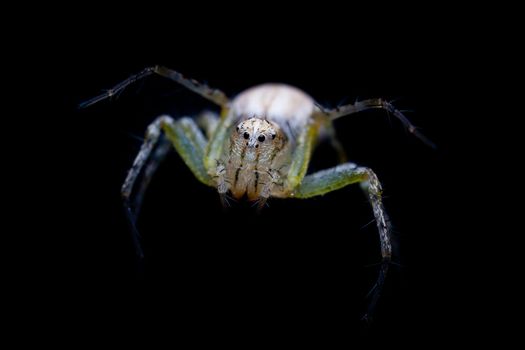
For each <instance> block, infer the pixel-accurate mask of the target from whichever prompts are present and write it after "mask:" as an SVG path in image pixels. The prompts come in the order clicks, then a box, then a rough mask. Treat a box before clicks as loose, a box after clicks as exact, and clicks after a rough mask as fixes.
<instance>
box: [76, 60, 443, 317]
mask: <svg viewBox="0 0 525 350" xmlns="http://www.w3.org/2000/svg"><path fill="white" fill-rule="evenodd" d="M152 74H158V75H160V76H162V77H165V78H168V79H171V80H173V81H175V82H177V83H179V84H181V85H182V86H184V87H186V88H187V89H189V90H190V91H192V92H194V93H196V94H198V95H200V96H202V97H203V98H205V99H208V100H209V101H211V102H213V103H215V104H216V105H218V106H219V107H220V108H221V113H220V115H217V114H215V113H212V112H209V111H206V112H203V113H201V114H200V115H199V116H198V117H197V118H189V117H183V118H180V119H178V120H174V119H173V118H172V117H170V116H167V115H163V116H160V117H158V118H157V119H155V121H153V123H151V124H150V125H149V126H148V128H147V131H146V135H145V140H144V143H143V144H142V146H141V149H140V151H139V153H138V155H137V156H136V158H135V160H134V162H133V165H132V167H131V169H130V170H129V172H128V174H127V177H126V179H125V181H124V184H123V186H122V189H121V194H122V198H123V201H124V207H125V210H126V214H127V217H128V221H129V223H130V226H131V230H132V232H133V237H134V241H135V246H136V247H137V253H138V255H139V256H140V257H141V258H142V257H143V253H142V249H141V248H140V244H139V233H138V230H137V227H136V224H135V223H136V218H137V214H138V211H139V208H140V205H141V203H142V199H143V196H144V193H145V191H146V189H147V187H148V184H149V183H150V180H151V178H152V176H153V174H154V173H155V171H156V169H157V167H158V166H159V164H160V163H161V161H162V160H163V159H164V158H165V156H166V154H167V153H168V151H169V150H170V148H171V147H174V148H175V150H176V151H177V152H178V154H179V155H180V156H181V158H182V159H183V161H184V163H185V164H186V165H187V166H188V167H189V168H190V170H191V172H192V173H193V174H194V176H195V177H196V178H197V179H198V180H199V181H200V182H202V183H203V184H205V185H208V186H212V187H215V188H216V189H217V191H218V193H219V196H220V198H221V201H222V202H223V204H227V198H228V196H229V195H231V196H233V197H234V198H235V199H240V198H242V197H247V198H248V199H249V200H251V201H256V203H257V206H258V208H259V209H261V208H262V207H264V205H265V203H266V201H267V200H268V198H270V197H276V198H310V197H314V196H319V195H323V194H326V193H328V192H331V191H335V190H338V189H340V188H342V187H345V186H347V185H350V184H355V183H358V184H360V185H361V187H362V189H363V190H364V191H365V193H366V195H367V198H368V200H369V202H370V205H371V207H372V210H373V213H374V217H375V221H376V224H377V229H378V232H379V240H380V245H381V257H382V261H381V264H380V268H379V273H378V277H377V280H376V282H375V285H374V286H373V287H372V290H371V291H370V293H369V296H370V298H371V299H370V302H369V306H368V308H367V312H366V314H365V315H364V316H363V318H364V319H365V320H368V319H369V317H370V315H371V314H372V312H373V310H374V307H375V305H376V303H377V301H378V298H379V295H380V293H381V290H382V287H383V284H384V281H385V277H386V274H387V272H388V268H389V264H390V262H391V260H392V246H391V224H390V220H389V218H388V215H387V213H386V211H385V208H384V206H383V202H382V196H381V193H382V189H381V183H380V182H379V180H378V177H377V175H376V174H375V173H374V171H372V170H371V169H370V168H367V167H362V166H358V165H356V164H354V163H350V162H346V155H345V153H344V150H343V148H342V146H341V143H340V142H339V141H338V140H337V139H336V137H335V132H334V127H333V121H334V120H335V119H337V118H340V117H343V116H347V115H350V114H353V113H357V112H361V111H364V110H368V109H383V110H386V111H387V112H388V113H391V114H393V115H394V116H395V117H397V118H398V119H399V120H400V121H401V122H402V123H403V124H404V126H405V127H406V128H407V129H408V131H409V132H410V133H412V134H414V135H415V136H416V137H418V138H419V139H421V140H422V141H423V142H424V143H426V144H427V145H429V146H431V147H434V145H433V144H432V142H431V141H430V140H428V139H427V138H426V137H425V136H423V135H422V134H421V133H420V132H419V131H418V130H417V129H416V128H415V127H414V125H412V123H411V122H410V121H409V120H408V119H407V118H406V117H405V116H404V115H403V114H402V112H401V111H399V110H397V109H396V108H394V106H393V105H392V104H391V103H390V102H388V101H386V100H384V99H381V98H372V99H367V100H363V101H359V102H356V103H354V104H348V105H344V106H341V107H338V108H335V109H325V108H323V107H322V106H321V105H319V104H318V103H316V102H315V101H314V99H313V98H312V97H310V96H309V95H308V94H306V93H305V92H303V91H301V90H300V89H298V88H296V87H292V86H289V85H285V84H263V85H258V86H255V87H252V88H249V89H247V90H245V91H243V92H241V93H240V94H239V95H237V96H236V97H235V98H233V99H229V98H228V97H227V96H226V94H224V93H223V92H222V91H220V90H217V89H212V88H210V87H208V86H207V85H205V84H201V83H199V82H197V81H195V80H193V79H189V78H186V77H184V76H183V75H182V74H181V73H179V72H176V71H174V70H171V69H168V68H166V67H162V66H155V67H149V68H146V69H144V70H143V71H141V72H140V73H138V74H136V75H133V76H131V77H129V78H128V79H126V80H124V81H122V82H120V83H119V84H117V85H115V86H114V87H113V88H111V89H109V90H107V91H106V92H105V93H103V94H100V95H98V96H96V97H94V98H92V99H90V100H87V101H85V102H83V103H81V104H80V106H79V107H80V108H84V107H88V106H90V105H92V104H94V103H97V102H99V101H102V100H104V99H106V98H109V97H111V96H114V95H116V94H118V93H120V92H121V91H122V90H124V89H125V88H126V87H127V86H129V85H130V84H132V83H134V82H136V81H137V80H140V79H143V78H145V77H147V76H150V75H152ZM162 134H164V135H165V136H166V137H161V136H162ZM324 136H328V137H329V138H330V140H331V144H332V146H333V147H334V148H335V150H336V151H337V153H338V155H339V159H340V163H341V164H339V165H337V166H335V167H333V168H330V169H326V170H322V171H319V172H316V173H313V174H310V175H306V172H307V169H308V163H309V161H310V157H311V155H312V151H313V149H314V147H315V146H316V143H317V141H318V140H319V139H320V138H321V137H324ZM141 173H142V174H143V175H142V179H141V181H140V182H141V183H140V184H139V185H138V186H136V182H137V178H138V176H139V174H141ZM135 188H136V190H135ZM134 190H135V191H134Z"/></svg>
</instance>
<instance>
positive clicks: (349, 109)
mask: <svg viewBox="0 0 525 350" xmlns="http://www.w3.org/2000/svg"><path fill="white" fill-rule="evenodd" d="M317 107H319V108H320V110H321V114H322V115H324V116H325V117H327V118H328V119H329V120H335V119H337V118H340V117H344V116H346V115H350V114H354V113H358V112H361V111H366V110H369V109H384V110H386V111H387V112H388V113H391V114H393V115H394V116H395V117H396V118H398V119H399V120H400V121H401V123H403V125H404V127H405V128H406V129H407V130H408V132H410V133H411V134H413V135H414V136H415V137H417V138H418V139H420V140H421V141H422V142H423V143H424V144H426V145H427V146H429V147H431V148H436V145H435V144H434V143H433V142H432V141H430V140H429V139H428V138H427V137H426V136H425V135H423V134H422V133H421V132H419V130H418V129H417V128H416V127H415V126H414V125H413V124H412V123H411V122H410V120H409V119H408V118H407V117H406V116H405V115H404V114H403V113H402V112H401V111H400V110H398V109H396V108H395V107H394V106H393V105H392V103H390V102H389V101H386V100H384V99H382V98H371V99H368V100H364V101H357V102H356V103H354V104H347V105H344V106H341V107H337V108H334V109H323V108H322V107H321V106H319V105H318V106H317Z"/></svg>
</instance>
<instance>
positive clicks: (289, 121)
mask: <svg viewBox="0 0 525 350" xmlns="http://www.w3.org/2000/svg"><path fill="white" fill-rule="evenodd" d="M314 108H315V104H314V100H313V99H312V98H311V97H310V96H309V95H307V94H306V93H304V92H303V91H301V90H299V89H297V88H295V87H293V86H289V85H285V84H264V85H258V86H255V87H252V88H250V89H248V90H245V91H244V92H242V93H241V94H240V95H238V96H237V97H236V98H235V99H234V100H233V102H232V110H233V113H234V114H235V115H237V116H240V117H241V118H243V119H244V118H262V119H268V120H271V121H274V122H275V123H277V124H279V125H280V126H281V127H282V128H283V129H284V130H286V129H287V128H292V129H293V131H294V132H295V131H296V130H300V129H301V128H302V127H304V125H305V124H306V123H307V122H308V120H309V119H310V117H311V116H312V113H313V112H314ZM285 126H287V127H285Z"/></svg>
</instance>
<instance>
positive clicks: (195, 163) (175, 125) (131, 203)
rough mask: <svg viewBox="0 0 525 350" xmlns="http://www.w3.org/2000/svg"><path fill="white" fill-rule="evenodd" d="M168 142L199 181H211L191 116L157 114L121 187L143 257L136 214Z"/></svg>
mask: <svg viewBox="0 0 525 350" xmlns="http://www.w3.org/2000/svg"><path fill="white" fill-rule="evenodd" d="M163 136H164V137H165V138H163ZM170 143H171V145H173V146H174V147H175V150H176V151H177V152H178V153H179V155H180V156H181V158H182V159H183V161H184V163H186V165H187V166H188V167H189V168H190V170H191V171H192V172H193V174H194V175H195V177H196V178H197V179H198V180H199V181H201V182H202V183H204V184H206V185H211V183H212V182H211V179H210V177H209V175H208V173H207V171H206V170H205V168H204V162H203V159H204V154H205V149H206V144H207V141H206V139H205V138H204V135H203V134H202V132H201V131H200V129H199V128H198V126H197V124H196V123H195V122H194V121H193V119H190V118H181V119H179V120H177V121H174V120H173V119H172V118H171V117H169V116H161V117H158V118H157V119H156V120H155V121H154V122H153V123H151V124H150V125H149V126H148V129H147V131H146V138H145V140H144V143H143V144H142V147H141V148H140V151H139V153H138V155H137V157H136V158H135V160H134V162H133V166H132V167H131V169H130V170H129V172H128V175H127V177H126V180H125V181H124V184H123V185H122V189H121V195H122V198H123V200H124V208H125V210H126V215H127V217H128V221H129V223H130V226H131V230H132V233H133V241H134V245H135V249H136V251H137V255H138V256H139V257H140V258H142V257H143V252H142V248H141V246H140V241H139V233H138V230H137V227H136V218H137V215H138V211H139V208H140V206H141V204H142V198H143V196H144V193H145V191H146V189H147V186H148V184H149V182H150V180H151V177H152V176H153V174H154V172H155V170H156V169H157V167H158V165H159V164H160V162H161V161H162V160H163V159H164V158H165V156H166V154H167V153H168V150H169V148H170V146H171V145H170ZM141 173H143V175H142V180H141V184H140V186H139V188H138V189H137V190H135V191H134V189H135V183H136V181H137V178H138V177H139V175H140V174H141Z"/></svg>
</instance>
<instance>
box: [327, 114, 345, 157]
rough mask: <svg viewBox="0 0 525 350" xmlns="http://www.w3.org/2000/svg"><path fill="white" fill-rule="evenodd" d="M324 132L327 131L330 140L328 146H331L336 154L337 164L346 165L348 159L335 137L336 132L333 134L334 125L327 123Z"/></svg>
mask: <svg viewBox="0 0 525 350" xmlns="http://www.w3.org/2000/svg"><path fill="white" fill-rule="evenodd" d="M326 131H327V134H328V138H329V139H330V145H331V146H332V148H333V149H334V150H335V152H336V153H337V158H338V160H339V164H343V163H346V162H347V161H348V157H347V156H346V152H345V149H344V147H343V144H342V143H341V141H339V139H338V138H337V135H336V132H335V128H334V124H333V123H329V125H327V127H326Z"/></svg>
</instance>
